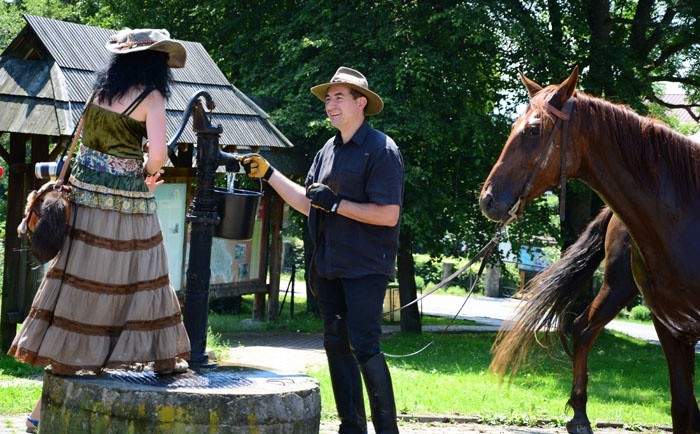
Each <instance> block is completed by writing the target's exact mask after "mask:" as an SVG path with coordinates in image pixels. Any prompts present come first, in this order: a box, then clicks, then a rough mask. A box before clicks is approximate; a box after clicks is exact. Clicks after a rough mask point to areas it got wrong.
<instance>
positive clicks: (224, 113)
mask: <svg viewBox="0 0 700 434" xmlns="http://www.w3.org/2000/svg"><path fill="white" fill-rule="evenodd" d="M24 18H25V20H26V21H27V25H26V26H25V27H24V29H22V31H21V32H20V33H19V34H18V35H17V37H16V38H15V39H14V40H13V41H12V42H11V43H10V45H9V46H8V47H7V48H6V49H5V51H4V52H3V53H2V55H0V132H3V131H6V132H15V133H25V134H35V135H46V136H53V137H59V136H63V137H65V136H70V134H71V133H72V131H73V127H74V125H75V123H76V122H77V120H78V119H79V118H80V114H81V113H82V109H83V106H84V105H85V100H86V99H87V98H88V96H89V95H90V92H91V91H92V84H93V80H94V73H95V71H96V70H97V69H98V68H100V67H101V66H102V65H103V64H104V63H105V62H106V60H107V59H108V58H109V56H110V55H111V54H110V53H109V52H108V51H107V50H106V49H105V47H104V44H105V42H106V41H107V39H108V38H109V36H110V35H112V34H114V33H116V30H109V29H103V28H99V27H92V26H86V25H82V24H75V23H69V22H64V21H58V20H53V19H48V18H42V17H37V16H33V15H25V16H24ZM180 42H182V43H183V45H184V46H185V48H186V49H187V64H186V65H185V67H184V68H181V69H173V70H172V72H173V78H174V84H173V87H172V95H171V97H170V99H169V100H168V102H167V134H168V137H172V136H174V135H175V133H176V131H177V129H178V127H179V125H180V122H181V119H182V115H183V112H184V110H185V108H186V107H187V104H188V102H189V100H190V98H191V97H192V95H194V94H195V93H196V92H198V91H201V90H205V91H207V92H208V93H209V94H210V95H211V96H212V99H213V100H214V102H215V104H216V109H215V110H214V112H213V121H214V123H220V124H221V125H222V127H223V133H222V134H221V137H220V139H219V143H220V144H221V145H222V146H229V145H233V146H237V147H238V148H239V149H241V150H243V151H245V150H246V149H249V148H251V147H260V148H263V149H270V150H273V149H275V148H291V147H292V146H293V145H292V143H291V142H290V141H289V140H288V139H287V138H286V137H285V136H284V134H282V133H281V132H280V131H279V130H278V129H277V128H275V126H274V125H273V124H272V123H271V122H270V117H269V115H268V114H267V113H265V112H264V111H263V110H262V109H261V108H259V107H258V106H257V105H256V104H255V103H253V102H252V101H251V100H250V99H249V98H248V97H246V96H245V95H244V94H243V93H242V92H241V91H240V90H238V89H237V88H236V87H235V86H233V85H232V84H231V83H229V82H228V80H227V79H226V77H225V76H224V74H223V73H222V72H221V70H220V69H219V68H218V67H217V66H216V64H215V63H214V61H213V60H212V59H211V57H210V56H209V54H208V53H207V51H206V50H205V49H204V47H203V46H202V44H200V43H197V42H189V41H180ZM190 122H191V121H190ZM196 141H197V140H196V136H195V134H194V133H193V132H192V128H185V130H184V132H183V133H182V135H181V136H180V139H179V142H182V143H196Z"/></svg>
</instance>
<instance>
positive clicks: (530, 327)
mask: <svg viewBox="0 0 700 434" xmlns="http://www.w3.org/2000/svg"><path fill="white" fill-rule="evenodd" d="M630 254H631V242H630V236H629V233H628V232H627V228H625V226H624V225H623V224H622V222H620V220H619V219H618V218H617V217H616V216H615V215H614V214H613V213H612V211H611V210H610V208H607V207H605V208H603V209H602V210H601V211H600V213H599V214H598V216H597V217H596V218H595V219H594V220H593V221H591V222H590V223H589V224H588V226H587V227H586V229H585V230H584V231H583V233H581V235H580V236H579V238H578V239H577V240H576V242H575V243H574V244H572V245H571V246H570V247H569V248H568V249H566V250H565V251H564V252H563V253H562V256H561V258H560V259H559V260H558V261H557V262H555V263H554V264H552V265H550V266H549V267H547V268H546V269H545V270H544V271H542V272H541V273H539V274H538V275H536V276H535V277H534V278H533V279H532V280H531V281H530V282H528V284H527V287H526V288H525V291H523V295H522V302H521V303H520V306H519V308H518V311H517V314H516V315H515V316H514V317H513V319H512V320H510V321H508V322H506V323H504V324H503V325H502V326H501V329H500V330H499V333H498V335H497V336H496V340H495V341H494V344H493V347H492V351H493V353H494V356H493V360H492V361H491V365H490V366H489V370H490V371H491V372H493V373H495V374H496V375H498V376H499V377H500V379H501V380H503V378H504V377H505V376H506V375H509V376H510V378H511V379H512V378H513V377H514V376H515V374H516V373H517V371H518V368H519V367H520V366H521V364H522V363H524V362H525V361H526V360H527V358H528V355H529V353H530V352H531V350H532V349H533V347H532V344H533V343H535V341H536V342H537V343H538V344H539V345H542V346H544V347H545V348H547V349H548V350H550V349H551V348H553V346H554V345H555V344H556V342H557V341H559V342H560V343H561V344H562V346H563V347H564V350H565V351H566V353H567V354H568V355H569V356H570V357H571V359H572V361H573V382H572V387H571V395H570V397H569V400H568V402H567V406H569V407H571V408H572V409H573V411H574V416H573V418H572V419H571V420H570V421H569V422H567V424H566V428H567V430H568V431H569V432H570V433H572V434H592V433H593V430H592V429H591V422H590V420H589V419H588V414H587V412H586V404H587V401H588V392H587V388H588V355H589V353H590V351H591V349H592V347H593V344H594V343H595V341H596V339H597V338H598V336H599V335H600V333H601V331H602V330H603V328H605V325H606V324H608V323H609V322H610V321H612V320H613V318H615V317H616V316H617V314H618V313H619V312H620V311H621V310H622V309H623V308H624V307H625V306H627V305H628V304H629V303H630V302H631V301H632V300H633V299H634V298H635V297H636V296H637V295H638V294H639V291H638V289H637V286H636V285H635V283H634V279H633V277H632V268H631V264H630ZM603 259H605V270H604V273H603V284H602V285H601V287H600V290H599V291H598V294H597V295H596V297H595V298H594V300H593V301H592V302H591V304H590V305H588V307H586V309H585V310H584V311H583V313H581V314H580V315H578V316H577V317H576V318H575V320H574V321H573V326H572V327H571V331H569V326H568V321H566V318H567V317H569V316H570V315H571V312H572V307H573V306H574V303H575V302H576V300H577V299H578V298H579V297H580V296H581V295H582V293H583V291H584V290H585V289H586V285H584V283H586V282H587V281H588V279H590V278H591V277H592V276H593V273H594V272H595V271H596V270H597V269H598V266H599V265H600V263H601V262H602V261H603ZM550 331H554V333H541V332H550ZM569 335H570V341H571V347H569V345H568V342H567V340H566V338H567V336H569Z"/></svg>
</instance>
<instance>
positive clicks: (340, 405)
mask: <svg viewBox="0 0 700 434" xmlns="http://www.w3.org/2000/svg"><path fill="white" fill-rule="evenodd" d="M328 370H329V371H330V374H331V383H332V385H333V397H334V398H335V406H336V408H337V410H338V418H339V419H340V430H339V431H338V432H339V433H340V434H366V433H367V416H366V415H365V402H364V399H363V394H362V380H361V379H360V368H359V366H358V364H357V360H356V359H355V356H353V355H352V354H347V355H339V356H338V355H334V356H331V355H329V356H328Z"/></svg>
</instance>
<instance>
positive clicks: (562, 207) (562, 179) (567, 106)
mask: <svg viewBox="0 0 700 434" xmlns="http://www.w3.org/2000/svg"><path fill="white" fill-rule="evenodd" d="M547 110H556V112H552V113H553V114H554V115H555V116H557V117H558V118H559V119H561V120H562V121H563V123H564V125H563V126H562V129H561V174H560V176H559V186H560V195H559V220H560V221H561V222H564V220H565V219H566V139H567V138H568V137H569V122H567V121H568V120H569V118H570V115H571V112H573V110H574V99H573V98H569V99H568V100H567V101H566V102H565V103H564V106H563V107H562V111H559V110H557V109H556V108H555V107H554V106H552V105H551V104H547ZM557 113H558V114H557ZM560 115H561V116H560ZM562 116H564V117H562Z"/></svg>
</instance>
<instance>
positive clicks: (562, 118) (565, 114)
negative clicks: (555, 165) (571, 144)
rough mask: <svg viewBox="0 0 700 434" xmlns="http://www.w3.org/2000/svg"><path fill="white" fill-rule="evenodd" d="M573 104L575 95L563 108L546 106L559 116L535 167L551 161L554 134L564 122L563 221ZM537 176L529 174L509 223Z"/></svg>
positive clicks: (514, 216) (561, 203)
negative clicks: (567, 149) (566, 159)
mask: <svg viewBox="0 0 700 434" xmlns="http://www.w3.org/2000/svg"><path fill="white" fill-rule="evenodd" d="M573 106H574V99H573V97H571V98H569V99H568V100H567V101H566V102H565V103H564V106H563V107H562V110H559V109H557V108H556V107H554V106H553V105H551V104H550V103H547V105H546V106H545V109H546V110H547V111H550V110H552V114H553V115H554V116H555V117H556V118H557V119H556V121H555V123H554V127H552V129H551V130H550V132H549V135H548V136H547V139H546V141H545V143H546V150H545V152H543V153H541V154H540V155H539V156H538V157H537V160H536V161H535V168H536V169H537V168H540V167H543V166H545V165H546V164H547V162H548V161H549V157H550V156H551V154H552V150H553V148H554V134H555V133H556V132H557V130H558V129H559V124H563V126H562V140H561V171H562V173H561V175H560V183H561V199H560V200H559V217H560V218H561V220H562V221H564V203H565V200H566V164H565V163H566V161H565V158H566V155H565V148H566V137H567V135H568V124H569V122H568V121H569V118H570V117H571V116H570V115H571V112H572V111H573ZM534 176H535V170H533V171H531V172H530V174H529V175H528V178H527V181H526V182H525V184H524V185H523V188H522V191H521V193H520V197H519V198H518V200H517V201H516V203H515V205H513V207H512V208H511V209H510V211H509V212H508V214H509V215H510V219H509V220H508V223H510V222H512V221H514V220H516V219H517V216H518V211H519V208H520V206H521V205H522V204H523V203H524V201H523V199H524V197H525V195H526V194H527V193H528V192H529V191H530V189H531V188H532V181H533V179H534Z"/></svg>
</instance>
